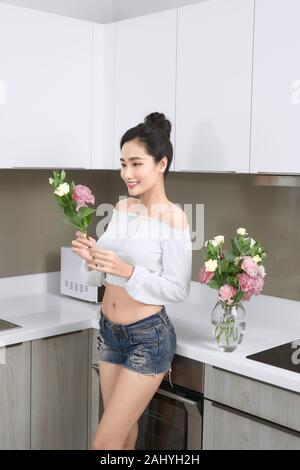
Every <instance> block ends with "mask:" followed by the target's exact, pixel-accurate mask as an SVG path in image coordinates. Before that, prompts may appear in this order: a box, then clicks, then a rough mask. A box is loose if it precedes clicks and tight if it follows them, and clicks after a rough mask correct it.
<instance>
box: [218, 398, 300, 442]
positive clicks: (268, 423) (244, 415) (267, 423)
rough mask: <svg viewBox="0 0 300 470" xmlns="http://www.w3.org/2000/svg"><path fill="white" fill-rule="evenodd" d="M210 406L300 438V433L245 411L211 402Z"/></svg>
mask: <svg viewBox="0 0 300 470" xmlns="http://www.w3.org/2000/svg"><path fill="white" fill-rule="evenodd" d="M211 405H212V406H214V407H215V408H220V409H221V410H223V411H227V413H233V414H236V415H238V416H241V417H242V418H246V419H249V420H251V421H255V422H256V423H260V424H263V425H264V426H269V427H271V428H274V429H276V430H277V431H281V432H286V433H288V434H292V435H293V436H296V437H298V438H300V432H298V431H295V430H293V429H290V428H287V427H286V426H283V425H281V424H277V423H273V421H269V420H268V419H264V418H259V417H258V416H254V415H251V414H249V413H246V412H245V411H241V410H237V409H236V408H231V406H227V405H223V404H221V403H218V402H216V401H212V402H211Z"/></svg>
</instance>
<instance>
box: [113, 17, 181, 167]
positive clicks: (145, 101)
mask: <svg viewBox="0 0 300 470" xmlns="http://www.w3.org/2000/svg"><path fill="white" fill-rule="evenodd" d="M176 16H177V10H176V9H173V10H168V11H163V12H160V13H154V14H151V15H146V16H140V17H138V18H133V19H129V20H122V21H118V22H117V23H116V52H115V126H114V129H115V131H114V168H115V169H119V168H121V164H120V140H121V137H122V135H123V134H124V132H126V131H127V130H128V129H129V128H131V127H134V126H136V125H137V124H139V123H140V122H143V121H144V118H145V117H146V115H147V114H149V113H152V112H162V113H164V114H165V116H166V117H167V118H168V119H169V120H170V121H171V124H172V131H171V142H172V144H174V124H175V72H176ZM173 162H174V160H173ZM173 162H172V164H171V167H170V170H172V169H174V164H173Z"/></svg>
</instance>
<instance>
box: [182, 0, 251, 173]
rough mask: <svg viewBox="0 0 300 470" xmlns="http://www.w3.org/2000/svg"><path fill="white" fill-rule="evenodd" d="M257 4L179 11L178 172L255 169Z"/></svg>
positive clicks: (227, 0) (217, 0) (229, 0)
mask: <svg viewBox="0 0 300 470" xmlns="http://www.w3.org/2000/svg"><path fill="white" fill-rule="evenodd" d="M253 8H254V7H253V0H244V1H242V2H241V1H240V0H212V1H209V2H201V3H197V4H195V5H189V6H186V7H182V8H179V9H178V52H177V89H176V158H175V170H176V171H185V170H186V171H207V172H209V171H211V172H218V171H221V172H226V171H236V172H240V173H248V172H249V150H250V103H251V70H252V51H253Z"/></svg>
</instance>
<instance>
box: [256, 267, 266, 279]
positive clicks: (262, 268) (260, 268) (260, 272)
mask: <svg viewBox="0 0 300 470" xmlns="http://www.w3.org/2000/svg"><path fill="white" fill-rule="evenodd" d="M257 274H258V275H259V276H260V277H265V275H266V271H265V267H264V266H263V265H262V264H260V265H258V270H257Z"/></svg>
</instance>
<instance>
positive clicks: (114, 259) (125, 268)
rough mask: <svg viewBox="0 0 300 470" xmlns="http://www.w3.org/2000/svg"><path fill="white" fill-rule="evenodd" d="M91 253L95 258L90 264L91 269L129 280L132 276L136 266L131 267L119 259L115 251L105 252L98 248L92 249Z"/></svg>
mask: <svg viewBox="0 0 300 470" xmlns="http://www.w3.org/2000/svg"><path fill="white" fill-rule="evenodd" d="M89 251H90V254H91V256H92V258H93V261H92V263H89V264H88V266H89V268H90V269H94V270H95V271H100V272H106V273H109V274H113V275H114V276H123V277H128V278H129V277H130V276H131V274H132V272H133V270H134V266H131V265H130V264H128V263H126V262H125V261H123V260H122V259H121V258H119V256H118V255H116V253H115V252H114V251H112V250H104V249H103V248H99V247H98V246H94V247H92V248H90V249H89Z"/></svg>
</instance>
